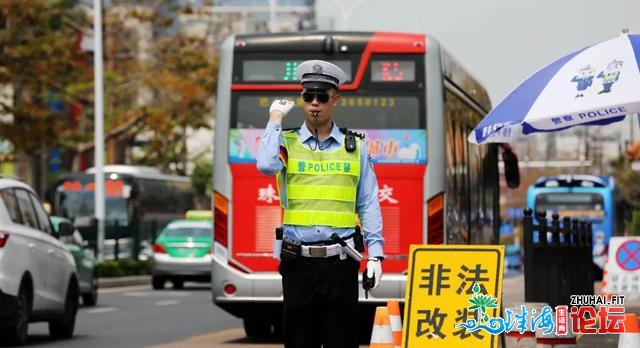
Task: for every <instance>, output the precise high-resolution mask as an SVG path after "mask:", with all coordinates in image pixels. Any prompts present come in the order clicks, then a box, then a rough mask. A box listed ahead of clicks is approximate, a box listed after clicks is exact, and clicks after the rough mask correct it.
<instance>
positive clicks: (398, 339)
mask: <svg viewBox="0 0 640 348" xmlns="http://www.w3.org/2000/svg"><path fill="white" fill-rule="evenodd" d="M387 310H388V311H389V321H390V322H391V332H392V333H393V344H394V345H395V348H400V346H402V318H401V317H400V304H399V303H398V301H396V300H391V301H388V302H387Z"/></svg>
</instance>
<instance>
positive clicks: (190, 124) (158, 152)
mask: <svg viewBox="0 0 640 348" xmlns="http://www.w3.org/2000/svg"><path fill="white" fill-rule="evenodd" d="M0 3H1V4H2V6H0V7H1V8H2V11H0V52H2V54H0V86H8V88H0V114H7V115H13V117H14V120H13V122H12V123H4V122H0V138H4V139H8V140H9V141H11V142H12V143H13V144H14V145H15V149H16V152H23V153H27V154H46V152H47V149H51V148H59V149H66V150H69V151H71V152H75V151H77V150H78V148H80V147H83V146H81V145H90V144H93V120H94V117H93V104H94V101H93V77H94V76H93V64H92V56H91V52H87V51H83V50H82V49H80V47H79V45H78V42H80V41H79V40H78V39H79V38H80V37H81V36H82V33H90V32H91V29H92V21H91V13H90V12H87V11H86V10H85V9H83V8H82V7H80V6H77V4H78V1H77V0H29V1H27V2H25V1H24V0H2V1H1V2H0ZM27 3H28V5H27ZM114 5H115V4H114ZM162 11H175V12H176V13H177V12H179V11H181V9H180V8H175V9H172V8H170V7H167V6H153V5H151V4H150V3H148V2H143V3H140V4H138V3H135V4H134V3H131V4H126V2H125V3H121V2H118V3H117V6H109V5H108V4H107V6H105V8H104V16H103V22H104V56H105V61H104V69H105V71H104V125H105V133H106V134H105V137H106V139H110V138H111V139H115V138H116V136H117V139H118V140H119V141H121V142H122V143H123V144H124V143H127V142H126V141H127V140H130V139H133V138H136V137H137V136H138V135H140V134H144V136H145V137H146V138H147V142H146V145H144V146H143V147H142V148H141V151H142V154H141V156H139V158H134V159H133V161H134V162H136V161H137V163H133V164H147V165H151V166H155V167H158V168H159V169H161V170H163V171H170V170H173V171H175V172H178V173H180V174H184V173H185V171H186V162H187V161H188V158H187V148H186V139H187V137H188V136H189V134H188V132H189V131H190V130H198V129H201V128H210V127H211V122H210V121H211V119H212V105H213V95H214V93H215V90H216V85H217V71H218V58H217V56H216V54H215V53H214V52H213V50H212V49H211V47H210V46H209V45H208V43H207V41H206V38H204V37H202V38H192V37H186V36H184V35H181V34H180V31H176V30H162V29H163V28H162V27H165V26H170V25H172V24H173V23H172V20H171V18H169V17H171V16H163V15H162V13H163V12H162ZM146 29H148V31H145V30H146ZM148 35H152V37H148ZM4 100H10V101H12V102H8V103H6V102H3V101H4ZM53 101H55V102H59V103H58V104H59V105H61V106H62V109H61V110H58V111H53V110H52V109H51V107H50V106H51V102H53ZM72 109H73V110H76V111H78V110H80V112H79V114H78V113H76V116H78V117H76V118H73V117H72V116H71V115H72ZM51 134H53V135H54V136H52V135H51ZM71 162H72V161H66V163H71ZM66 169H67V170H68V169H70V168H66Z"/></svg>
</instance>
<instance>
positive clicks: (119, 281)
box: [98, 275, 151, 289]
mask: <svg viewBox="0 0 640 348" xmlns="http://www.w3.org/2000/svg"><path fill="white" fill-rule="evenodd" d="M98 284H99V285H98V287H99V288H100V289H107V288H117V287H122V286H133V285H149V284H151V276H150V275H139V276H128V277H113V278H110V277H109V278H104V277H103V278H98Z"/></svg>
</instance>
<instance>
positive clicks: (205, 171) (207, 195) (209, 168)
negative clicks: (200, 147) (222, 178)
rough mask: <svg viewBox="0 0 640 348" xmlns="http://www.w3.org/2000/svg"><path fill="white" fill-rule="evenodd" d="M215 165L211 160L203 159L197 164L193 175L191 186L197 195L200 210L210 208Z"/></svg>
mask: <svg viewBox="0 0 640 348" xmlns="http://www.w3.org/2000/svg"><path fill="white" fill-rule="evenodd" d="M212 174H213V165H212V164H211V161H210V160H208V159H207V160H205V159H201V160H199V161H197V162H196V165H195V168H194V169H193V172H192V173H191V186H192V187H193V190H194V191H195V193H196V202H197V205H198V208H201V209H202V208H207V209H209V208H210V205H211V203H210V202H211V192H212V188H211V184H212V181H211V180H212V179H211V178H212Z"/></svg>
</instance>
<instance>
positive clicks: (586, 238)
mask: <svg viewBox="0 0 640 348" xmlns="http://www.w3.org/2000/svg"><path fill="white" fill-rule="evenodd" d="M536 220H537V224H536V223H535V221H534V217H533V211H532V210H531V209H525V210H524V217H523V219H522V225H523V226H522V227H523V233H524V236H523V239H524V282H525V292H524V297H525V302H546V303H548V304H549V305H550V306H551V307H552V308H555V307H556V306H558V305H569V304H570V295H593V256H592V239H591V238H592V228H591V223H590V222H587V221H580V220H577V219H574V220H571V219H570V218H568V217H565V218H563V219H562V222H561V221H560V217H559V216H558V214H553V215H552V217H551V224H548V223H549V222H548V219H547V217H546V213H544V212H537V213H536Z"/></svg>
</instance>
